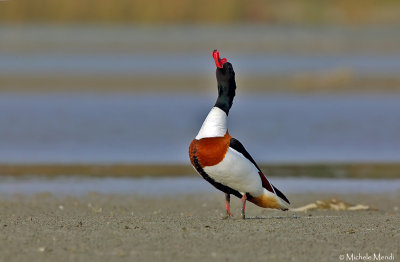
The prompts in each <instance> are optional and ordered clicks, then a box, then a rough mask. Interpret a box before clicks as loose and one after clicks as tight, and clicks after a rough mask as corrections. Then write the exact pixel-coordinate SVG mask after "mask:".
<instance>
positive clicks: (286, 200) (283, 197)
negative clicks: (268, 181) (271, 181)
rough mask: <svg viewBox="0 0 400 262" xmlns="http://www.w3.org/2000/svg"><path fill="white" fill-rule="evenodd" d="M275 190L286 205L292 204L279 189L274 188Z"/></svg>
mask: <svg viewBox="0 0 400 262" xmlns="http://www.w3.org/2000/svg"><path fill="white" fill-rule="evenodd" d="M272 187H273V188H274V190H275V193H276V195H277V196H278V197H280V198H282V199H283V200H285V202H286V203H288V204H290V202H289V199H287V197H286V196H285V195H284V194H283V193H282V192H281V191H279V189H277V188H276V187H274V186H272Z"/></svg>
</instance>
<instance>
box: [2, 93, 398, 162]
mask: <svg viewBox="0 0 400 262" xmlns="http://www.w3.org/2000/svg"><path fill="white" fill-rule="evenodd" d="M214 102H215V98H214V96H198V95H192V96H191V95H163V96H157V95H134V94H128V95H127V94H124V95H82V94H79V95H78V94H76V95H61V94H59V95H6V94H3V95H2V96H1V97H0V162H2V163H143V162H144V163H154V162H159V163H187V162H188V156H187V150H188V145H189V143H190V142H191V140H192V139H193V138H194V137H195V136H196V134H197V132H198V130H199V128H200V126H201V124H202V122H203V120H204V118H205V117H206V115H207V113H208V112H209V110H210V108H211V107H212V106H213V104H214ZM228 126H229V131H230V134H231V135H232V136H234V137H236V138H237V139H239V140H240V141H241V142H242V143H243V144H244V145H245V147H246V149H247V150H248V151H249V152H250V154H251V155H252V156H253V158H255V160H256V161H257V162H270V163H292V162H365V161H373V162H396V161H400V96H397V95H391V96H362V95H353V96H330V95H326V96H314V95H260V96H246V95H243V94H240V95H238V97H237V98H236V100H235V102H234V105H233V107H232V110H231V112H230V114H229V121H228Z"/></svg>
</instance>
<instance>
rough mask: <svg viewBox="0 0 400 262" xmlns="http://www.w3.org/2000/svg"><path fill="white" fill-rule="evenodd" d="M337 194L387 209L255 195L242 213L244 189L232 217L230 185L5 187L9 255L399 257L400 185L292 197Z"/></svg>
mask: <svg viewBox="0 0 400 262" xmlns="http://www.w3.org/2000/svg"><path fill="white" fill-rule="evenodd" d="M332 197H336V198H338V199H340V200H343V201H346V202H349V203H352V204H366V205H370V206H374V207H376V208H378V210H377V211H309V212H296V213H295V212H292V211H288V212H283V211H274V210H267V209H261V208H258V207H256V206H254V205H253V204H251V203H249V204H248V207H247V216H248V219H246V220H242V219H239V218H238V216H239V214H240V201H239V200H238V199H236V198H235V199H232V213H233V214H234V215H236V216H235V217H234V218H231V219H226V220H224V219H221V217H222V216H223V211H224V196H223V195H222V194H211V195H210V194H208V195H206V194H202V195H180V196H176V197H173V196H168V197H144V196H133V195H129V196H128V195H125V196H122V195H101V194H97V193H92V194H89V195H87V196H84V197H77V196H76V197H65V196H64V197H61V196H54V195H50V194H48V193H47V194H46V193H42V194H37V195H34V196H32V197H29V196H21V195H15V196H12V197H2V198H1V199H0V261H189V260H190V261H340V259H339V256H340V255H345V256H346V254H348V255H349V256H351V255H352V254H353V256H357V255H359V254H361V255H366V254H367V253H368V255H372V256H373V254H374V253H376V255H378V253H380V254H381V255H388V256H389V255H391V254H393V256H394V261H397V260H399V258H400V247H399V243H400V210H399V208H400V201H399V199H400V192H397V193H393V194H387V195H382V194H375V195H372V194H358V195H351V194H346V195H331V194H330V195H322V194H299V195H289V199H291V201H292V205H291V206H292V207H299V206H301V205H304V204H308V203H310V202H315V201H316V200H319V199H320V200H323V199H330V198H332ZM345 259H346V257H345ZM345 261H346V260H345ZM347 261H349V260H347ZM386 261H391V260H386Z"/></svg>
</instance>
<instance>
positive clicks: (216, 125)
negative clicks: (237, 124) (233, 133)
mask: <svg viewBox="0 0 400 262" xmlns="http://www.w3.org/2000/svg"><path fill="white" fill-rule="evenodd" d="M226 118H227V116H226V113H225V112H224V111H223V110H222V109H220V108H218V107H213V108H212V109H211V111H210V113H208V116H207V118H206V120H204V123H203V125H202V126H201V128H200V131H199V133H198V134H197V136H196V139H197V140H199V139H202V138H205V137H222V136H224V135H225V133H226V131H227V127H226Z"/></svg>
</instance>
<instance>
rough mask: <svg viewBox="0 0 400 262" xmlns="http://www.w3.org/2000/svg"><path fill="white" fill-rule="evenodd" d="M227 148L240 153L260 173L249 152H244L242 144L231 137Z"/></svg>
mask: <svg viewBox="0 0 400 262" xmlns="http://www.w3.org/2000/svg"><path fill="white" fill-rule="evenodd" d="M229 147H231V148H233V149H235V150H236V151H238V152H239V153H241V154H242V155H243V156H244V157H245V158H247V159H248V160H249V161H250V162H251V163H253V164H254V165H255V166H256V167H257V169H258V171H261V169H260V168H259V167H258V165H257V163H256V161H254V159H253V158H252V157H251V155H250V154H249V152H247V151H246V149H245V148H244V146H243V145H242V143H240V142H239V140H237V139H235V138H233V137H232V138H231V140H230V142H229Z"/></svg>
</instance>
